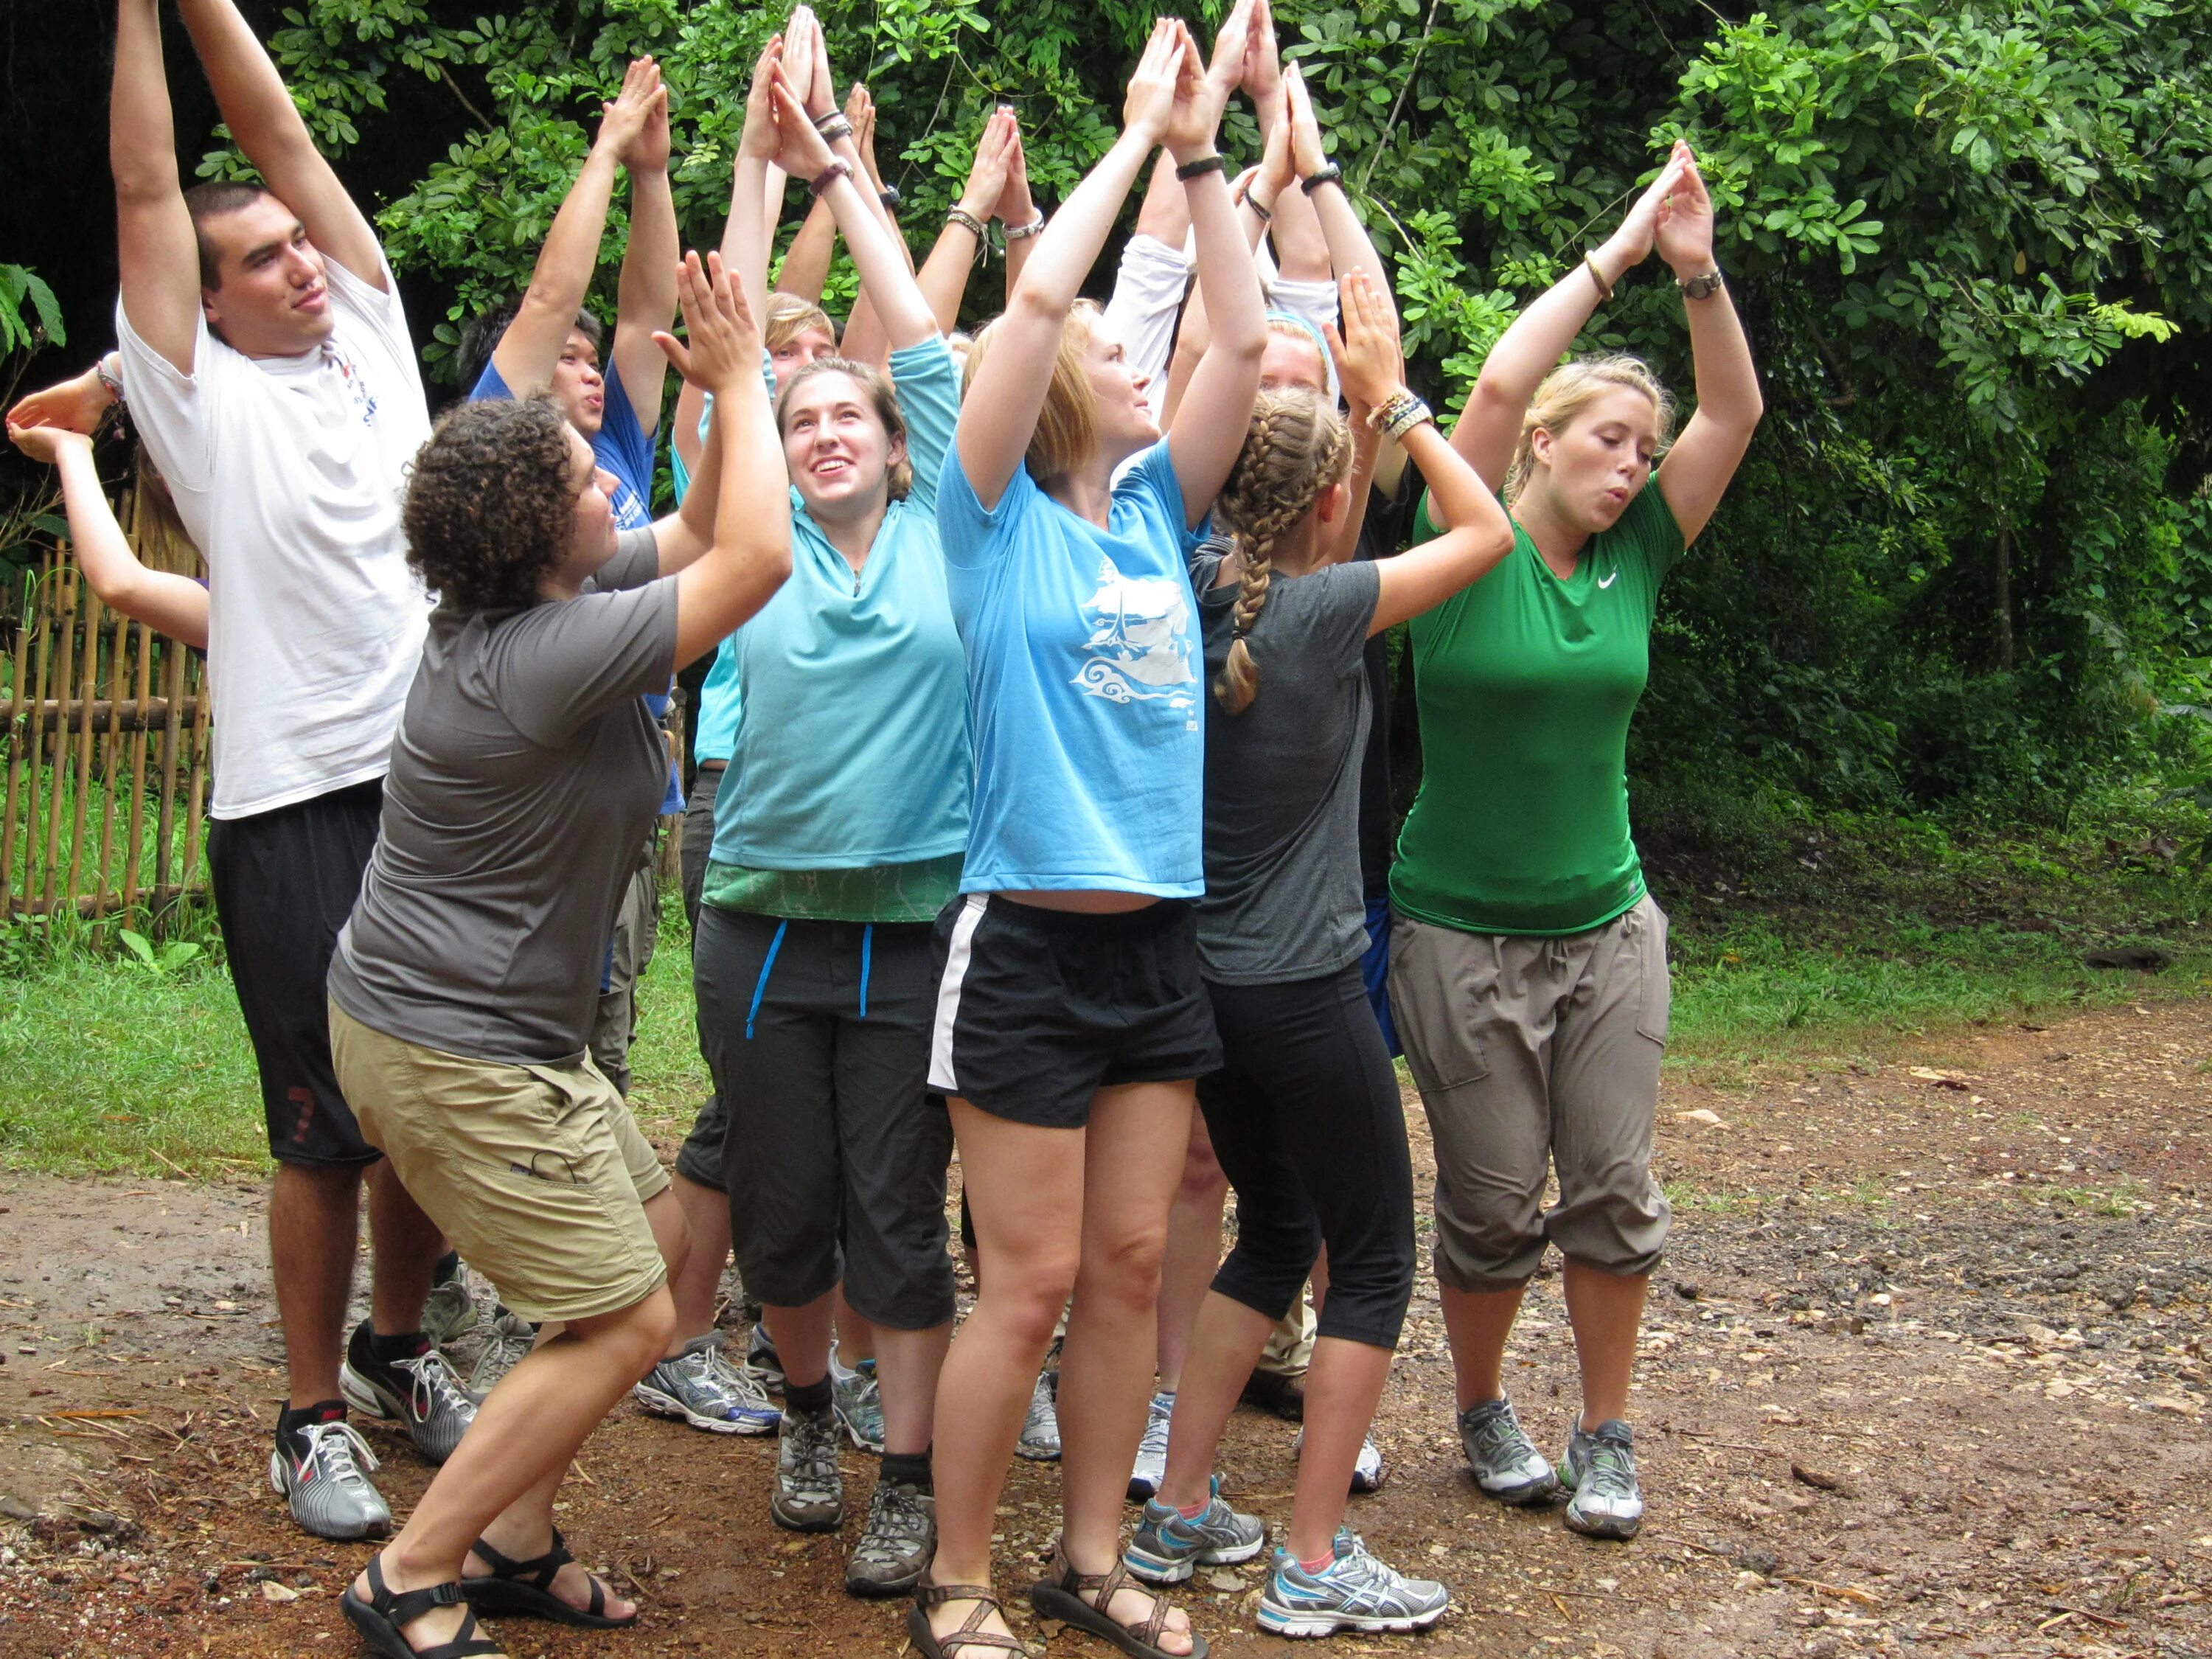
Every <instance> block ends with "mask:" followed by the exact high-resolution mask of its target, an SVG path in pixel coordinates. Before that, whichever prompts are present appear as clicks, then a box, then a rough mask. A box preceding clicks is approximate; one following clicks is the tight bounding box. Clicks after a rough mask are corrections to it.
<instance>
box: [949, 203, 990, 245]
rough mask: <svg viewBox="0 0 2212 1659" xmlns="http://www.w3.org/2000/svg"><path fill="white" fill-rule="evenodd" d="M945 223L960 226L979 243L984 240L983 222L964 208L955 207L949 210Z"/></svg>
mask: <svg viewBox="0 0 2212 1659" xmlns="http://www.w3.org/2000/svg"><path fill="white" fill-rule="evenodd" d="M945 223H946V224H948V225H957V226H959V227H960V228H961V229H963V230H964V231H966V232H968V233H969V234H970V235H972V236H973V237H975V240H977V241H979V242H980V241H981V240H983V222H982V221H981V219H978V218H977V217H976V216H975V215H974V214H972V213H970V212H969V211H968V210H967V209H966V208H964V207H953V208H951V209H949V210H946V212H945Z"/></svg>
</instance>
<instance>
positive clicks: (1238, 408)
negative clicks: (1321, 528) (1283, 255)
mask: <svg viewBox="0 0 2212 1659" xmlns="http://www.w3.org/2000/svg"><path fill="white" fill-rule="evenodd" d="M1251 27H1252V10H1251V0H1238V4H1237V8H1236V9H1235V10H1233V11H1231V13H1230V14H1229V21H1227V22H1225V23H1224V24H1223V25H1222V26H1221V33H1220V34H1219V35H1218V37H1217V38H1216V39H1215V40H1214V43H1213V59H1212V62H1211V63H1210V64H1207V65H1206V69H1205V70H1204V72H1203V73H1201V72H1200V70H1199V68H1198V64H1197V62H1196V54H1195V52H1191V53H1188V54H1187V55H1186V56H1185V58H1184V59H1183V67H1182V76H1181V77H1180V79H1179V80H1178V82H1177V84H1176V101H1175V107H1174V110H1173V111H1172V112H1171V113H1170V116H1169V119H1168V126H1167V131H1166V133H1165V135H1164V136H1165V138H1166V141H1167V146H1168V153H1169V154H1170V155H1173V156H1174V157H1175V158H1176V171H1177V172H1178V173H1180V172H1182V170H1183V169H1184V168H1186V167H1189V166H1190V165H1191V164H1192V163H1194V162H1196V161H1201V160H1203V159H1204V158H1206V157H1207V156H1215V157H1217V158H1218V151H1217V150H1216V149H1214V134H1215V131H1216V129H1218V127H1219V125H1220V124H1221V106H1223V105H1224V104H1225V103H1226V102H1227V101H1228V100H1229V93H1230V89H1231V88H1233V87H1234V86H1235V85H1236V84H1237V76H1238V75H1239V74H1241V73H1242V71H1243V64H1244V52H1245V48H1246V46H1247V45H1248V44H1249V41H1250V39H1251ZM1183 188H1184V191H1185V193H1186V197H1187V198H1188V201H1189V203H1190V222H1191V228H1192V229H1193V231H1194V233H1195V234H1196V237H1197V241H1198V261H1197V264H1198V291H1199V294H1200V296H1201V297H1202V298H1203V299H1204V300H1205V301H1206V317H1207V319H1208V321H1209V322H1210V323H1211V324H1212V329H1213V339H1212V343H1211V344H1210V345H1209V346H1208V347H1207V349H1206V356H1205V357H1204V358H1203V359H1202V360H1200V363H1199V365H1198V367H1197V368H1196V369H1194V371H1192V374H1191V377H1190V389H1189V390H1188V392H1185V393H1184V394H1183V400H1182V405H1181V407H1179V408H1178V409H1177V410H1176V415H1175V422H1174V423H1173V425H1171V426H1170V428H1168V449H1169V453H1170V454H1171V455H1172V456H1173V457H1174V459H1175V469H1176V478H1177V479H1178V480H1180V481H1181V483H1182V504H1183V520H1184V522H1185V523H1186V524H1187V525H1188V526H1191V527H1192V528H1194V529H1195V528H1196V527H1197V526H1198V525H1199V523H1200V520H1203V519H1204V518H1205V517H1206V513H1207V512H1208V511H1209V510H1210V509H1211V508H1212V506H1213V498H1214V497H1215V496H1216V495H1219V494H1220V493H1221V486H1222V484H1223V483H1225V481H1226V480H1227V478H1228V477H1229V469H1230V468H1231V467H1232V466H1234V465H1236V464H1237V452H1238V451H1239V450H1241V449H1242V448H1243V445H1244V434H1245V431H1246V429H1247V428H1249V426H1250V425H1251V422H1252V396H1253V393H1254V392H1257V391H1258V390H1259V386H1260V358H1261V354H1262V353H1264V352H1265V351H1266V349H1267V309H1266V307H1265V306H1264V305H1262V303H1261V298H1260V278H1259V274H1258V272H1257V271H1255V270H1254V269H1253V266H1252V252H1251V249H1250V248H1249V246H1247V245H1246V243H1245V240H1244V233H1243V229H1242V228H1240V227H1239V225H1238V224H1237V208H1236V205H1235V204H1233V203H1232V202H1231V200H1230V199H1229V181H1228V179H1226V178H1225V177H1224V176H1223V175H1222V169H1221V164H1220V162H1219V161H1218V159H1217V160H1216V161H1215V162H1214V165H1213V166H1212V167H1211V168H1210V169H1209V170H1207V171H1206V172H1203V173H1199V174H1197V175H1196V176H1195V177H1194V178H1192V179H1189V181H1188V183H1187V184H1185V185H1184V186H1183Z"/></svg>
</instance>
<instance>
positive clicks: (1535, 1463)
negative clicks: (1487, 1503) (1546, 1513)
mask: <svg viewBox="0 0 2212 1659" xmlns="http://www.w3.org/2000/svg"><path fill="white" fill-rule="evenodd" d="M1459 1443H1460V1446H1461V1449H1462V1450H1464V1451H1465V1452H1466V1453H1467V1461H1468V1467H1469V1468H1472V1469H1473V1470H1474V1484H1475V1485H1476V1486H1480V1487H1481V1488H1482V1490H1483V1491H1484V1492H1486V1493H1487V1494H1488V1495H1489V1496H1491V1497H1492V1498H1496V1499H1498V1502H1499V1503H1501V1504H1548V1503H1549V1502H1551V1500H1552V1499H1553V1498H1556V1497H1558V1496H1559V1476H1558V1475H1557V1474H1554V1473H1553V1468H1552V1465H1551V1463H1550V1462H1549V1461H1548V1460H1547V1458H1546V1457H1545V1455H1544V1454H1543V1453H1541V1452H1540V1451H1538V1450H1537V1449H1536V1446H1535V1443H1534V1442H1533V1441H1532V1440H1530V1439H1529V1438H1528V1435H1527V1434H1526V1433H1524V1432H1523V1431H1522V1427H1521V1419H1519V1418H1517V1417H1516V1416H1514V1414H1513V1402H1512V1401H1510V1400H1486V1401H1483V1402H1482V1403H1481V1404H1480V1405H1479V1406H1469V1407H1468V1408H1467V1409H1466V1410H1465V1411H1463V1412H1462V1413H1460V1414H1459Z"/></svg>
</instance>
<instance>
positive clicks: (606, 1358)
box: [354, 1288, 676, 1649]
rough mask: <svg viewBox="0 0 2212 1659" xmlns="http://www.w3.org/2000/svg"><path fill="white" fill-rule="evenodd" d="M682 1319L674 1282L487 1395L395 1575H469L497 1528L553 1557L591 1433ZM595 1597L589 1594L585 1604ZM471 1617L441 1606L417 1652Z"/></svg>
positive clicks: (390, 1556) (360, 1586) (559, 1343)
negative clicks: (555, 1529) (559, 1502)
mask: <svg viewBox="0 0 2212 1659" xmlns="http://www.w3.org/2000/svg"><path fill="white" fill-rule="evenodd" d="M675 1318H676V1310H675V1305H674V1304H673V1303H672V1302H671V1300H670V1298H669V1295H668V1292H667V1291H666V1290H665V1288H664V1289H661V1290H658V1291H654V1292H653V1294H652V1295H651V1296H649V1297H647V1298H646V1299H645V1300H644V1301H642V1302H640V1303H637V1304H635V1305H633V1306H631V1307H628V1308H625V1309H623V1310H621V1311H620V1312H618V1313H611V1314H602V1315H599V1316H598V1317H596V1318H592V1319H580V1320H574V1321H571V1322H570V1323H569V1325H568V1328H567V1329H566V1330H565V1331H564V1332H563V1333H562V1334H561V1335H560V1336H558V1337H556V1338H555V1339H554V1340H551V1341H550V1342H540V1343H539V1344H538V1346H536V1347H534V1348H532V1350H531V1351H530V1352H529V1354H528V1355H527V1356H526V1357H525V1358H524V1359H523V1360H522V1362H521V1363H520V1364H518V1365H517V1366H516V1367H515V1368H514V1369H513V1370H511V1371H509V1372H508V1373H507V1375H506V1376H504V1377H502V1378H501V1380H500V1383H499V1386H498V1387H497V1388H495V1389H493V1390H492V1391H491V1393H490V1394H489V1395H488V1396H486V1398H485V1400H484V1402H483V1405H482V1406H481V1407H478V1409H477V1417H476V1421H475V1422H474V1423H472V1424H471V1425H470V1427H469V1431H468V1433H467V1434H465V1435H464V1436H463V1437H461V1443H460V1444H459V1446H457V1447H455V1448H454V1449H453V1455H452V1456H451V1457H450V1458H448V1459H447V1460H446V1463H445V1466H444V1467H443V1468H441V1469H440V1470H439V1471H438V1473H437V1474H436V1475H435V1477H434V1478H433V1479H432V1480H431V1482H430V1487H429V1490H428V1491H427V1492H424V1493H423V1494H422V1502H420V1503H419V1504H416V1506H415V1513H414V1514H413V1515H412V1516H410V1517H409V1519H408V1522H407V1524H406V1525H405V1526H404V1527H403V1528H401V1529H400V1531H399V1534H398V1536H397V1537H395V1538H394V1539H393V1540H392V1542H391V1543H390V1544H389V1545H387V1546H386V1548H385V1550H384V1553H383V1555H382V1557H381V1558H380V1559H381V1561H382V1565H383V1571H384V1577H385V1582H386V1583H388V1584H389V1585H390V1586H391V1587H392V1589H395V1590H410V1589H424V1588H426V1587H428V1586H429V1585H432V1584H440V1583H446V1582H447V1581H448V1580H450V1579H455V1578H459V1577H460V1576H461V1573H462V1570H463V1564H464V1563H465V1560H466V1559H467V1557H468V1553H469V1548H470V1546H471V1545H472V1544H474V1543H475V1542H476V1541H477V1539H478V1538H480V1537H483V1536H486V1535H487V1534H489V1536H490V1538H491V1540H492V1541H493V1543H494V1544H495V1547H499V1548H501V1549H502V1550H503V1551H504V1552H505V1553H507V1554H508V1555H513V1556H516V1557H518V1558H527V1557H528V1556H531V1555H536V1554H538V1553H542V1552H543V1551H544V1549H545V1548H546V1547H547V1546H548V1545H550V1543H551V1541H552V1538H551V1532H550V1528H551V1516H552V1503H553V1493H554V1491H555V1490H556V1488H557V1487H558V1486H559V1485H560V1479H561V1476H562V1474H565V1473H566V1471H567V1469H568V1465H569V1463H570V1462H571V1461H573V1460H574V1457H575V1455H576V1449H577V1448H578V1447H580V1446H581V1445H582V1444H583V1443H584V1439H585V1437H586V1436H587V1435H589V1434H590V1433H591V1431H592V1430H593V1429H594V1428H596V1427H597V1426H598V1425H599V1421H600V1419H603V1418H604V1417H605V1415H606V1414H607V1412H608V1409H609V1408H610V1407H612V1406H613V1404H614V1403H615V1401H617V1400H619V1399H620V1398H621V1397H622V1395H623V1390H624V1389H628V1388H629V1386H630V1384H631V1383H635V1382H636V1381H637V1379H638V1378H639V1377H641V1376H643V1375H644V1374H645V1372H646V1371H647V1369H648V1368H650V1367H651V1366H652V1364H653V1361H654V1360H655V1359H656V1358H659V1355H660V1353H661V1352H662V1350H663V1349H664V1348H665V1347H666V1346H667V1344H668V1333H669V1331H670V1329H671V1328H672V1326H673V1325H674V1323H675ZM509 1510H513V1514H512V1515H510V1514H509V1513H508V1511H509ZM508 1544H513V1546H514V1547H513V1548H508V1547H507V1545H508ZM582 1583H583V1580H582V1579H581V1577H580V1575H579V1574H578V1573H575V1572H569V1571H564V1572H563V1574H562V1581H561V1582H556V1593H560V1594H563V1595H574V1593H575V1591H576V1589H577V1588H578V1587H579V1586H580V1585H581V1584H582ZM354 1593H355V1594H356V1595H361V1596H363V1597H366V1596H367V1595H368V1575H367V1574H366V1573H364V1574H362V1576H361V1577H358V1578H356V1580H355V1581H354ZM588 1595H589V1592H588V1590H585V1591H584V1596H583V1598H581V1599H587V1598H588ZM607 1610H608V1612H609V1613H612V1614H614V1615H616V1616H617V1617H619V1616H621V1615H622V1614H623V1613H627V1612H628V1611H629V1604H628V1603H626V1602H622V1601H614V1602H612V1603H611V1605H610V1607H608V1609H607ZM462 1617H463V1613H462V1610H461V1609H459V1608H447V1607H441V1608H438V1609H436V1610H435V1611H434V1612H432V1613H429V1614H428V1615H427V1616H425V1617H423V1618H422V1619H419V1620H416V1622H415V1623H413V1624H412V1625H410V1626H407V1628H406V1632H404V1633H405V1634H406V1636H407V1638H408V1639H409V1641H410V1643H411V1644H413V1645H414V1646H415V1647H416V1648H417V1649H421V1648H424V1647H428V1646H430V1645H432V1644H435V1643H438V1642H444V1641H447V1640H450V1639H451V1638H452V1637H453V1634H454V1632H456V1631H458V1630H459V1628H460V1623H461V1619H462Z"/></svg>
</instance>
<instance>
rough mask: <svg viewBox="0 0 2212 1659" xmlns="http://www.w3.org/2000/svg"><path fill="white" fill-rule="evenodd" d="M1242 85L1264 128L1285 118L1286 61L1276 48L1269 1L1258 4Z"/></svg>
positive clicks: (1264, 0)
mask: <svg viewBox="0 0 2212 1659" xmlns="http://www.w3.org/2000/svg"><path fill="white" fill-rule="evenodd" d="M1239 81H1240V82H1241V84H1242V85H1243V88H1244V95H1245V96H1246V97H1247V98H1249V99H1250V100H1252V107H1253V109H1254V110H1255V112H1258V114H1259V117H1260V122H1261V125H1263V126H1267V125H1273V124H1274V123H1275V122H1276V121H1277V120H1278V119H1279V117H1280V116H1281V114H1282V105H1281V100H1282V95H1283V58H1282V53H1281V52H1280V50H1279V48H1278V47H1277V46H1276V44H1275V14H1274V12H1273V9H1271V8H1270V7H1269V6H1268V4H1267V0H1254V3H1253V6H1252V22H1251V33H1250V36H1249V39H1248V40H1246V41H1245V44H1244V66H1243V71H1242V73H1241V75H1240V76H1239Z"/></svg>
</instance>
